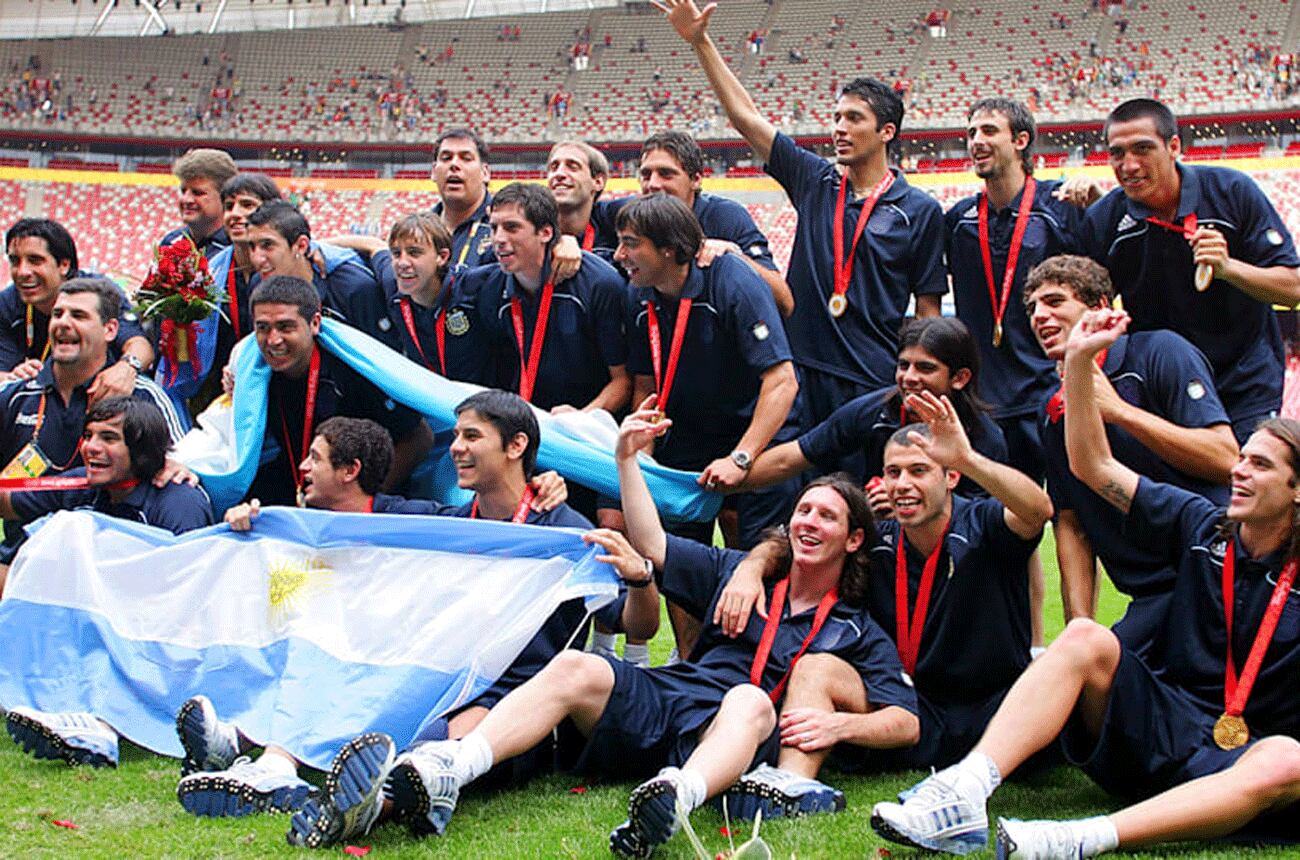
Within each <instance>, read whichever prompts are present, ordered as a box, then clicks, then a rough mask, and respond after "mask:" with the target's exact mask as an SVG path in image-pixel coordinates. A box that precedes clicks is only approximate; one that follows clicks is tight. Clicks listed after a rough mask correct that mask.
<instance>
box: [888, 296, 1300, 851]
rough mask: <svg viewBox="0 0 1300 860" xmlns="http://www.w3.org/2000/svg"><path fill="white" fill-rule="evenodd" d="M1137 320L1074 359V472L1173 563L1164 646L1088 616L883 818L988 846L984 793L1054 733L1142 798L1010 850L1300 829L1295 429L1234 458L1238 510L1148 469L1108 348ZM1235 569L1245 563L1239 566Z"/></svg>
mask: <svg viewBox="0 0 1300 860" xmlns="http://www.w3.org/2000/svg"><path fill="white" fill-rule="evenodd" d="M1127 323H1128V318H1127V314H1126V313H1124V312H1123V311H1115V310H1109V309H1103V310H1096V311H1091V312H1089V314H1088V315H1087V316H1086V317H1085V318H1084V319H1083V321H1081V322H1080V324H1079V325H1077V326H1076V327H1075V328H1074V330H1073V331H1072V332H1071V333H1070V336H1069V340H1068V342H1067V346H1066V354H1065V387H1066V400H1067V401H1068V403H1069V408H1067V409H1066V411H1065V418H1064V421H1065V425H1066V429H1065V433H1066V444H1067V446H1068V447H1069V451H1070V468H1071V470H1072V471H1073V472H1074V473H1075V475H1076V476H1077V477H1078V478H1079V480H1081V481H1083V482H1084V483H1085V484H1087V485H1088V486H1089V487H1090V488H1092V490H1093V491H1094V492H1096V493H1098V494H1099V495H1102V496H1104V497H1105V498H1106V499H1107V500H1108V501H1109V502H1110V503H1111V504H1112V505H1114V506H1115V507H1116V508H1117V509H1118V510H1120V511H1121V512H1122V513H1124V515H1125V521H1126V524H1127V526H1128V527H1129V529H1130V530H1131V532H1132V533H1133V535H1135V536H1136V537H1137V539H1140V540H1143V541H1144V542H1147V543H1149V544H1150V545H1151V546H1152V547H1155V548H1159V550H1160V551H1162V552H1163V553H1164V554H1165V556H1166V558H1168V559H1169V563H1170V564H1171V565H1173V566H1174V567H1176V568H1177V571H1178V573H1177V576H1176V578H1175V584H1174V596H1173V598H1172V601H1171V604H1170V609H1169V617H1168V622H1167V623H1168V636H1167V639H1168V644H1167V649H1166V654H1165V657H1164V659H1163V660H1162V661H1160V662H1159V663H1156V664H1148V663H1147V662H1145V661H1144V660H1143V659H1141V658H1139V657H1136V656H1135V655H1134V654H1133V653H1132V652H1131V651H1130V650H1129V649H1128V648H1127V647H1125V646H1124V644H1123V643H1122V642H1121V641H1120V640H1119V638H1118V637H1116V636H1115V634H1114V633H1113V632H1112V631H1109V630H1107V629H1105V628H1104V627H1101V626H1100V625H1098V624H1096V623H1095V622H1093V621H1090V620H1086V619H1076V620H1075V621H1072V622H1070V624H1069V626H1067V628H1066V630H1065V632H1064V633H1063V634H1062V635H1061V636H1060V637H1059V638H1058V639H1056V641H1055V642H1053V643H1052V645H1051V647H1050V648H1048V650H1047V653H1046V654H1044V655H1043V656H1042V657H1040V658H1039V659H1038V660H1036V661H1035V662H1034V663H1033V664H1032V665H1031V666H1030V667H1029V668H1028V669H1026V670H1025V673H1024V674H1023V675H1021V677H1020V680H1018V681H1017V682H1016V684H1015V685H1014V686H1013V687H1012V688H1011V692H1010V693H1008V694H1007V697H1006V699H1005V700H1004V701H1003V703H1002V707H1001V708H1000V709H999V710H998V712H997V714H995V715H994V717H993V720H992V722H990V723H989V727H988V730H987V731H986V732H985V733H984V736H983V737H982V738H981V739H980V741H979V743H978V744H977V745H976V746H975V749H974V750H973V751H972V752H971V753H970V755H968V756H967V757H966V758H965V759H963V760H962V761H960V762H958V763H957V764H956V765H953V766H952V767H950V768H947V769H945V770H942V771H940V772H939V773H937V774H934V775H933V776H931V777H929V778H927V779H926V780H924V781H922V782H921V783H920V784H919V785H917V786H916V787H914V788H913V789H911V790H909V791H908V792H905V795H906V800H905V801H904V802H903V803H901V804H900V803H890V802H886V803H878V804H876V806H875V809H874V810H873V812H872V826H873V827H875V828H876V830H877V831H878V832H880V833H881V834H882V835H884V836H885V837H886V838H889V839H892V840H894V841H897V842H903V843H905V844H909V845H919V846H922V847H925V848H929V849H931V850H941V851H950V852H953V853H966V852H967V851H971V850H977V849H981V848H983V847H985V844H986V842H987V839H988V819H987V812H986V803H987V799H988V797H989V795H990V794H992V793H993V791H994V789H996V787H997V786H998V784H999V783H1000V782H1001V781H1002V779H1004V778H1005V777H1006V776H1008V775H1010V774H1011V773H1012V772H1013V771H1014V770H1015V769H1016V768H1017V767H1019V766H1020V765H1021V764H1022V763H1023V762H1024V761H1025V760H1026V759H1027V758H1028V757H1029V756H1030V755H1032V754H1033V753H1034V752H1036V751H1037V750H1039V749H1043V748H1045V747H1047V746H1048V745H1050V744H1053V743H1054V742H1055V741H1056V740H1057V736H1058V735H1060V740H1061V743H1062V746H1063V749H1064V752H1065V754H1066V757H1067V758H1068V759H1070V761H1072V762H1073V763H1075V764H1077V765H1079V766H1080V767H1082V768H1083V769H1084V771H1085V772H1086V773H1088V775H1089V776H1091V777H1092V778H1093V779H1094V780H1095V781H1096V782H1097V783H1098V784H1099V785H1100V786H1102V787H1103V788H1104V789H1106V790H1107V791H1109V792H1111V793H1113V794H1116V795H1119V796H1121V797H1123V798H1125V799H1126V800H1129V801H1132V800H1137V801H1140V802H1138V803H1137V805H1135V806H1130V807H1127V808H1125V809H1122V810H1120V811H1118V812H1116V813H1114V814H1112V815H1107V816H1096V817H1093V818H1088V819H1083V820H1079V821H1072V822H1065V823H1058V822H1020V821H1009V820H1005V819H1003V820H1000V821H999V823H998V835H997V841H998V855H999V856H1001V857H1013V858H1015V857H1020V858H1030V857H1032V858H1067V857H1092V856H1095V855H1097V854H1100V853H1102V852H1103V851H1108V850H1113V849H1115V848H1124V849H1134V848H1139V847H1143V846H1147V845H1150V844H1152V843H1157V842H1165V841H1181V840H1190V839H1213V838H1216V837H1223V836H1228V835H1230V834H1231V835H1233V836H1234V837H1235V838H1241V839H1268V838H1270V837H1272V838H1274V839H1276V838H1282V839H1287V840H1290V841H1294V840H1295V839H1296V829H1295V813H1294V806H1293V804H1294V803H1295V802H1296V801H1297V800H1300V777H1298V776H1297V774H1300V743H1297V738H1298V737H1300V720H1298V719H1297V711H1296V708H1295V702H1296V697H1297V695H1300V683H1298V679H1300V649H1298V648H1297V642H1298V641H1300V640H1298V638H1297V619H1300V596H1297V592H1296V591H1295V590H1294V589H1293V588H1292V582H1293V580H1294V577H1295V572H1296V561H1297V558H1296V537H1297V530H1296V521H1297V512H1298V511H1300V490H1297V485H1298V484H1300V424H1297V423H1296V422H1294V421H1288V420H1285V419H1274V420H1270V421H1266V422H1265V423H1263V424H1262V425H1261V426H1260V427H1259V429H1257V430H1256V431H1255V432H1254V433H1253V434H1252V435H1251V437H1250V438H1249V439H1248V440H1247V442H1246V444H1245V446H1244V447H1243V449H1242V456H1241V459H1239V460H1238V461H1237V463H1236V465H1235V466H1233V469H1232V497H1231V500H1230V501H1229V503H1228V507H1227V510H1226V512H1225V510H1224V509H1223V508H1222V507H1220V506H1218V505H1216V504H1215V503H1213V502H1211V501H1209V500H1208V499H1206V498H1205V497H1203V496H1200V495H1198V494H1196V493H1190V492H1187V491H1186V490H1182V489H1180V488H1178V487H1175V486H1172V485H1169V484H1164V483H1160V482H1158V481H1153V480H1150V479H1149V478H1146V477H1144V476H1141V475H1139V474H1137V473H1136V472H1134V471H1132V470H1131V469H1129V468H1128V467H1126V466H1124V465H1123V464H1122V463H1120V462H1119V461H1118V460H1117V459H1115V457H1114V455H1113V454H1112V453H1111V450H1110V445H1109V444H1108V442H1107V441H1106V433H1105V425H1104V424H1103V421H1102V415H1101V409H1100V408H1099V406H1098V393H1097V391H1096V388H1095V385H1096V376H1097V375H1096V374H1095V373H1094V372H1093V366H1094V364H1095V361H1096V358H1097V356H1098V355H1099V354H1100V353H1101V351H1102V350H1106V349H1111V348H1113V347H1114V345H1115V343H1116V341H1117V339H1118V336H1119V335H1120V334H1122V333H1123V331H1124V329H1125V327H1126V325H1127ZM1238 574H1240V575H1238Z"/></svg>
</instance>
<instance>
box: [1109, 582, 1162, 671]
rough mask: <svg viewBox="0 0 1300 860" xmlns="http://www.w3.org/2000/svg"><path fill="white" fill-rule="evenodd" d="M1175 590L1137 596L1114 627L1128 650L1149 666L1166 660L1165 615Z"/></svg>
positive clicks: (1112, 629) (1117, 636) (1113, 630)
mask: <svg viewBox="0 0 1300 860" xmlns="http://www.w3.org/2000/svg"><path fill="white" fill-rule="evenodd" d="M1171 596H1173V592H1172V591H1166V592H1162V593H1160V594H1146V595H1143V596H1141V597H1134V598H1133V599H1132V601H1130V602H1129V605H1128V609H1126V610H1125V611H1124V617H1123V618H1121V619H1120V620H1119V621H1116V622H1115V625H1114V626H1113V627H1111V628H1110V629H1111V632H1113V633H1114V634H1115V636H1116V638H1118V639H1119V641H1120V644H1121V645H1123V646H1124V650H1125V651H1127V652H1130V653H1132V654H1133V655H1134V656H1135V657H1140V658H1142V660H1143V661H1144V662H1145V663H1146V665H1148V666H1160V665H1162V664H1163V662H1164V646H1165V643H1164V636H1165V616H1166V615H1168V614H1169V598H1170V597H1171Z"/></svg>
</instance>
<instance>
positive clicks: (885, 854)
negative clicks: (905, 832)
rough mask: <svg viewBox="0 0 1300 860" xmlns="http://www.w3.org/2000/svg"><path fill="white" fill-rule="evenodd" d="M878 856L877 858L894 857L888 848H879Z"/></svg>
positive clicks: (877, 850)
mask: <svg viewBox="0 0 1300 860" xmlns="http://www.w3.org/2000/svg"><path fill="white" fill-rule="evenodd" d="M876 856H877V857H892V856H894V855H892V854H890V853H889V849H888V848H877V849H876Z"/></svg>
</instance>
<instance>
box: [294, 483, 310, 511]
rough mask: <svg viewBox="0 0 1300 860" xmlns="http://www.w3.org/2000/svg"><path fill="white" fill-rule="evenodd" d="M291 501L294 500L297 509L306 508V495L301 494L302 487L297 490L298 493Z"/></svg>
mask: <svg viewBox="0 0 1300 860" xmlns="http://www.w3.org/2000/svg"><path fill="white" fill-rule="evenodd" d="M293 500H294V504H296V505H297V506H298V507H300V508H305V507H307V494H306V493H305V492H303V489H302V487H299V488H298V492H297V493H295V494H294V499H293Z"/></svg>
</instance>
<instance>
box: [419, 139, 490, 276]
mask: <svg viewBox="0 0 1300 860" xmlns="http://www.w3.org/2000/svg"><path fill="white" fill-rule="evenodd" d="M488 176H489V171H488V148H487V144H486V143H484V142H483V139H482V138H481V137H479V136H478V134H476V133H475V132H474V131H472V130H470V129H468V128H453V129H448V130H447V131H444V132H443V133H442V134H440V135H438V139H437V140H435V141H434V142H433V181H434V184H436V185H437V186H438V196H439V197H440V198H441V199H440V201H439V202H438V204H437V205H436V206H434V207H433V214H435V215H437V216H438V217H440V218H441V219H442V220H443V223H444V224H446V225H447V229H448V230H450V231H451V238H452V245H451V263H452V265H453V266H456V267H460V266H482V265H486V264H488V263H491V262H494V261H495V260H496V258H495V257H493V256H492V228H491V227H490V226H489V225H488V214H487V213H488V208H489V207H490V206H491V205H492V195H491V193H489V192H488Z"/></svg>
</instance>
